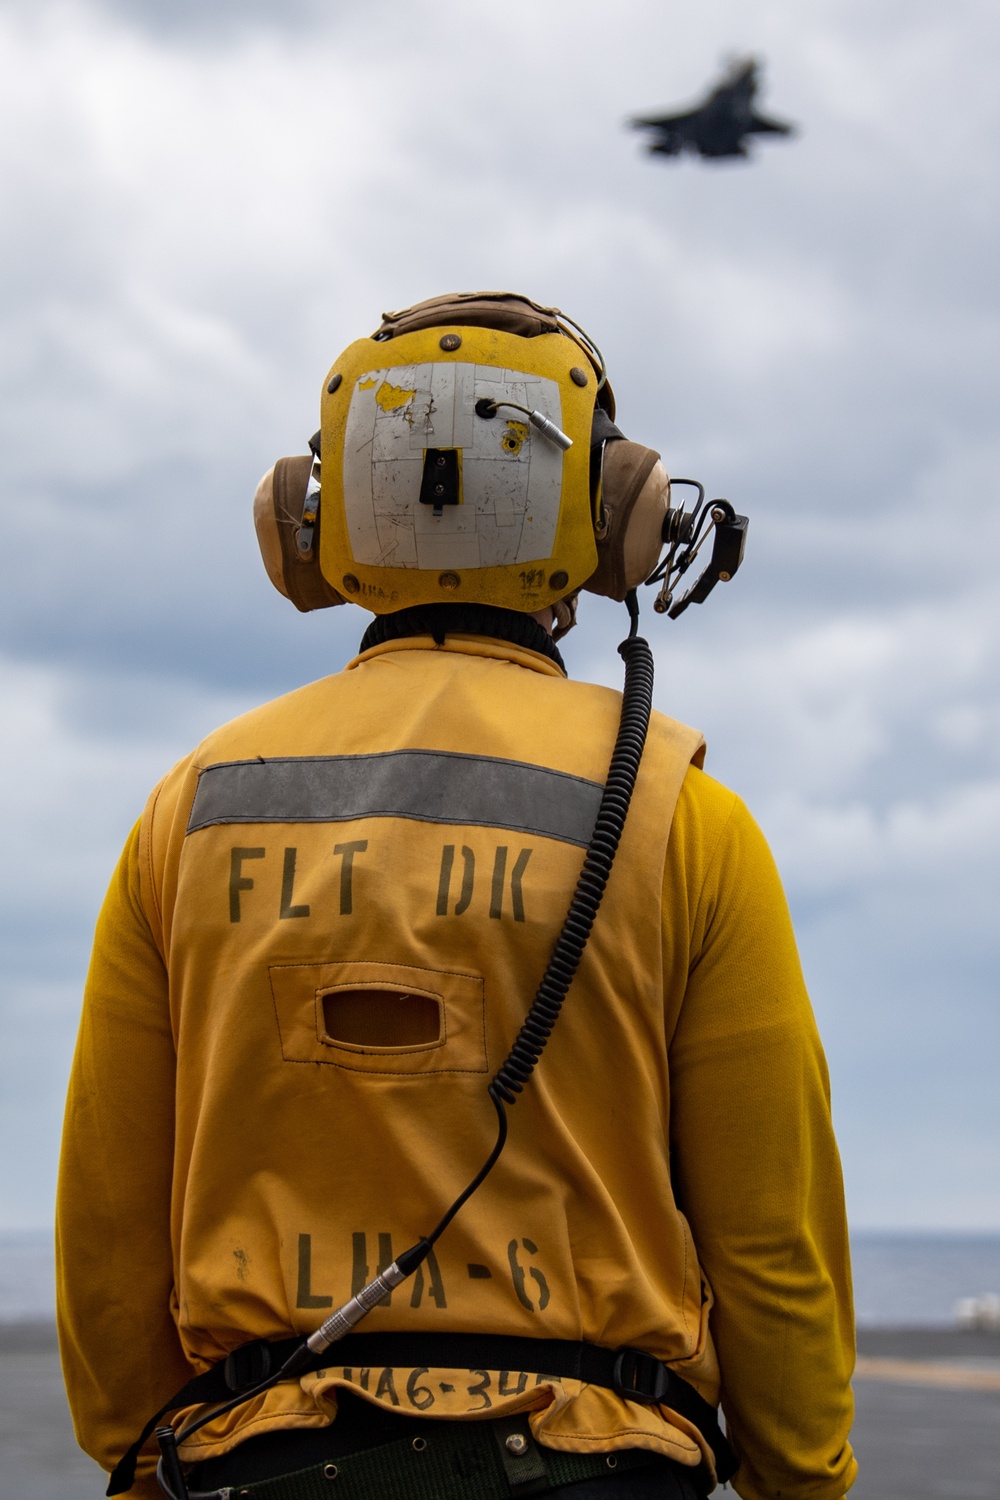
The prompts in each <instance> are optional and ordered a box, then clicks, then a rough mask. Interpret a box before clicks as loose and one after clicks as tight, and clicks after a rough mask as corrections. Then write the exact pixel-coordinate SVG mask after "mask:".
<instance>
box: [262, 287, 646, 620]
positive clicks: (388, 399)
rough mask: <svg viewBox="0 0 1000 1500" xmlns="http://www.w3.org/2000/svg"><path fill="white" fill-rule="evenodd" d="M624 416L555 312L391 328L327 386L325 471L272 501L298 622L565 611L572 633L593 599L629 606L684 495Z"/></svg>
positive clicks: (272, 547)
mask: <svg viewBox="0 0 1000 1500" xmlns="http://www.w3.org/2000/svg"><path fill="white" fill-rule="evenodd" d="M614 415H615V403H614V396H613V394H612V391H611V387H610V385H609V384H608V383H607V378H606V375H605V370H604V361H603V359H602V357H601V355H600V352H599V351H598V349H597V347H596V345H594V344H593V343H592V341H591V340H590V339H589V338H588V336H587V335H586V334H585V333H583V331H582V330H581V329H579V328H577V326H576V325H575V324H573V323H572V322H571V320H570V319H568V318H566V317H565V316H564V315H563V314H562V313H560V312H559V311H558V309H556V308H551V307H542V306H540V305H539V304H538V303H535V302H531V301H529V300H528V299H527V298H526V297H520V296H516V295H514V294H513V293H509V292H469V293H458V294H455V295H451V296H445V297H436V298H433V299H431V300H430V301H427V302H421V303H418V304H417V305H416V306H415V307H410V308H407V309H406V310H405V311H403V312H398V313H386V314H385V316H384V318H383V321H382V325H381V327H380V328H379V329H378V330H377V331H376V332H375V333H374V334H373V335H372V336H371V337H370V338H365V339H358V340H357V342H355V343H353V344H351V345H350V347H349V348H348V349H346V350H345V351H344V353H343V354H342V355H341V356H340V358H339V359H338V360H337V361H336V362H335V364H334V366H333V368H332V370H331V371H330V373H329V375H328V376H327V378H326V381H325V383H324V389H323V396H322V405H321V427H320V430H319V432H318V433H317V434H316V436H315V437H314V438H313V439H312V441H311V443H310V447H311V450H312V452H311V454H308V455H303V456H302V457H300V458H283V459H279V460H278V462H277V463H276V464H275V465H274V467H273V468H272V469H271V470H269V472H268V473H267V474H266V475H265V476H264V478H263V479H262V480H261V482H260V484H259V486H258V488H257V495H256V499H255V504H254V518H255V522H256V526H257V536H258V540H259V542H260V548H261V552H262V554H263V558H264V564H265V567H266V568H267V572H268V576H269V577H270V579H271V582H272V583H273V584H274V586H275V588H277V589H278V590H279V591H280V592H281V593H282V594H284V595H285V596H286V597H287V598H288V599H290V600H291V601H292V603H293V604H294V605H295V606H296V607H297V608H298V609H300V610H312V609H323V608H326V607H328V606H330V605H334V604H344V603H346V602H348V601H351V602H352V603H355V604H360V605H362V606H363V607H364V608H366V609H369V610H371V611H372V612H373V613H375V614H389V613H392V612H394V611H396V610H400V609H405V608H407V607H408V606H411V605H418V604H428V603H466V602H469V603H477V604H491V605H497V606H499V607H501V608H504V609H512V610H518V611H521V612H524V613H534V612H535V611H536V610H540V609H544V608H545V607H546V606H547V605H554V606H556V609H557V619H558V622H559V625H560V626H561V627H562V628H561V629H559V630H557V634H562V633H563V631H564V630H565V629H568V628H569V626H570V624H572V618H573V609H572V605H573V603H574V602H575V596H576V593H577V591H578V590H579V589H581V588H583V589H586V590H588V591H589V592H591V593H595V594H604V595H607V596H609V597H610V598H612V599H619V600H620V599H624V597H625V595H626V593H627V591H628V590H629V589H632V588H635V587H636V586H637V585H638V584H640V583H641V582H642V581H643V580H644V579H645V578H647V577H648V575H649V574H650V573H652V571H653V569H654V568H655V566H656V562H657V558H658V557H659V554H660V548H661V545H662V537H663V531H664V520H665V517H666V515H667V512H668V510H669V508H670V481H669V479H668V478H667V475H666V472H665V470H664V468H663V465H662V464H661V463H660V457H659V454H658V453H655V452H654V451H653V450H652V449H651V448H644V447H642V446H641V445H640V444H638V443H632V442H629V441H628V440H627V439H626V438H625V437H624V435H623V434H622V433H621V432H620V430H619V429H618V428H617V427H616V426H615V423H614ZM567 602H568V604H569V607H567Z"/></svg>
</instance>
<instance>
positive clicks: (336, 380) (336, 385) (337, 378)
mask: <svg viewBox="0 0 1000 1500" xmlns="http://www.w3.org/2000/svg"><path fill="white" fill-rule="evenodd" d="M343 378H344V377H343V375H331V376H330V382H329V384H328V385H327V388H326V394H327V395H328V396H332V395H333V393H334V391H339V390H340V385H341V381H342V380H343Z"/></svg>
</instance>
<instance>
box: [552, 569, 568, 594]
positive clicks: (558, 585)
mask: <svg viewBox="0 0 1000 1500" xmlns="http://www.w3.org/2000/svg"><path fill="white" fill-rule="evenodd" d="M567 583H569V574H568V573H564V572H563V570H562V568H560V569H559V571H558V573H553V575H552V577H551V578H550V579H549V588H550V589H564V588H565V587H566V585H567Z"/></svg>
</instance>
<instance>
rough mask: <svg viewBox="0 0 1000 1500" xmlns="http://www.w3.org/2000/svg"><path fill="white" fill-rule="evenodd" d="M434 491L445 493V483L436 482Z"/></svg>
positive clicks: (436, 493)
mask: <svg viewBox="0 0 1000 1500" xmlns="http://www.w3.org/2000/svg"><path fill="white" fill-rule="evenodd" d="M434 493H435V495H443V494H444V485H443V484H436V485H435V486H434Z"/></svg>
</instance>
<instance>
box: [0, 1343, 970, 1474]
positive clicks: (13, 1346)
mask: <svg viewBox="0 0 1000 1500" xmlns="http://www.w3.org/2000/svg"><path fill="white" fill-rule="evenodd" d="M859 1344H860V1350H861V1352H862V1353H864V1354H866V1355H869V1356H875V1357H883V1358H896V1359H907V1360H927V1359H932V1360H936V1359H944V1360H948V1361H949V1362H950V1361H954V1360H958V1361H960V1362H963V1363H964V1362H965V1361H967V1360H971V1361H973V1362H974V1366H979V1367H982V1362H983V1361H986V1362H987V1364H989V1365H990V1366H992V1365H993V1364H994V1362H995V1363H996V1368H997V1369H1000V1337H997V1336H990V1335H982V1334H978V1335H977V1334H971V1335H969V1334H958V1333H953V1334H952V1333H947V1332H944V1333H936V1332H934V1331H918V1330H912V1329H910V1330H905V1329H904V1330H895V1331H893V1330H878V1331H870V1332H866V1333H862V1334H861V1335H860V1337H859ZM970 1367H971V1366H970ZM855 1390H856V1395H857V1404H858V1417H857V1423H856V1426H855V1432H854V1439H853V1441H854V1445H855V1450H856V1452H857V1455H858V1460H859V1463H860V1465H861V1475H860V1477H859V1479H858V1482H857V1484H856V1485H855V1487H854V1489H853V1490H852V1491H851V1497H852V1500H1000V1391H994V1390H990V1391H978V1390H940V1389H935V1388H929V1387H926V1386H916V1385H897V1384H891V1383H889V1382H886V1381H882V1380H859V1381H858V1382H857V1384H856V1387H855ZM105 1483H106V1481H105V1478H104V1476H103V1474H102V1473H101V1472H100V1470H99V1469H98V1468H97V1466H96V1465H95V1464H93V1463H91V1461H90V1460H89V1459H88V1458H86V1457H85V1456H84V1455H83V1454H82V1453H81V1452H80V1451H79V1449H78V1448H77V1447H76V1443H75V1442H74V1439H73V1430H72V1427H71V1425H70V1420H69V1413H68V1412H67V1410H66V1398H65V1395H64V1393H63V1387H62V1379H61V1376H60V1372H59V1358H58V1355H57V1354H56V1352H55V1347H54V1339H53V1335H52V1332H51V1330H50V1329H47V1328H45V1327H40V1326H35V1327H33V1328H28V1327H24V1328H22V1329H20V1330H13V1329H6V1330H2V1331H0V1496H3V1500H98V1497H99V1496H101V1495H103V1493H104V1488H105ZM717 1493H718V1494H719V1495H720V1497H723V1496H725V1495H726V1494H727V1493H728V1494H731V1493H732V1491H728V1492H727V1491H717Z"/></svg>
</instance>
